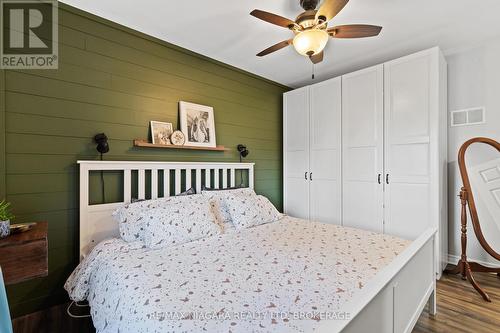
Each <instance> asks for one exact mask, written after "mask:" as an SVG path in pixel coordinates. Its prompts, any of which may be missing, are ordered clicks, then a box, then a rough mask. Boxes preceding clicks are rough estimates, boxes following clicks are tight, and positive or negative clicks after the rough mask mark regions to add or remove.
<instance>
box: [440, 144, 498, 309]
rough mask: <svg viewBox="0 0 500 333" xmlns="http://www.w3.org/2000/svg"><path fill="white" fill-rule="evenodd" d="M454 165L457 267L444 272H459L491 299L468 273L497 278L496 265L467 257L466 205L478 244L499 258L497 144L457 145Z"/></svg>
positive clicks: (485, 297)
mask: <svg viewBox="0 0 500 333" xmlns="http://www.w3.org/2000/svg"><path fill="white" fill-rule="evenodd" d="M458 164H459V168H460V174H461V176H462V182H463V187H462V189H461V191H460V194H459V196H460V200H461V205H462V212H461V214H462V217H461V244H462V254H461V258H460V261H459V262H458V264H457V266H456V267H455V268H454V269H452V270H449V271H447V272H448V273H450V274H458V273H460V274H461V275H462V278H463V279H464V280H465V279H467V280H469V282H470V283H471V284H472V285H473V286H474V288H475V289H476V290H477V291H478V292H479V294H481V296H482V297H483V298H484V300H485V301H488V302H491V300H490V297H489V296H488V294H487V293H486V292H485V291H484V290H483V289H482V288H481V287H480V286H479V284H478V283H477V282H476V281H475V280H474V277H473V275H472V272H491V273H497V275H498V276H499V277H500V268H493V267H487V266H484V265H481V264H479V263H476V262H471V261H469V260H468V259H467V206H468V207H469V212H470V216H471V219H472V226H473V229H474V234H475V235H476V238H477V240H478V241H479V244H481V246H482V247H483V249H484V250H485V251H486V252H487V253H488V254H489V255H490V256H492V257H493V258H494V259H496V260H498V261H500V143H498V142H497V141H495V140H492V139H488V138H473V139H470V140H468V141H467V142H465V143H464V144H463V145H462V147H461V148H460V151H459V153H458ZM499 283H500V281H499Z"/></svg>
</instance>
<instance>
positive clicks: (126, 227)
mask: <svg viewBox="0 0 500 333" xmlns="http://www.w3.org/2000/svg"><path fill="white" fill-rule="evenodd" d="M196 198H198V199H201V200H203V201H205V203H206V202H207V198H206V197H203V196H202V195H201V194H198V195H196V194H194V195H185V196H175V197H166V198H159V199H153V200H141V201H137V202H133V203H129V204H125V205H123V206H121V207H120V208H118V209H117V210H115V211H114V212H113V218H114V219H115V220H116V221H117V222H118V226H119V229H120V236H121V238H122V239H123V240H124V241H126V242H134V241H138V240H140V241H143V240H144V237H143V230H144V221H143V216H142V213H144V212H145V211H148V210H150V209H154V208H158V207H168V206H176V205H180V204H182V203H183V202H189V201H191V200H194V199H196Z"/></svg>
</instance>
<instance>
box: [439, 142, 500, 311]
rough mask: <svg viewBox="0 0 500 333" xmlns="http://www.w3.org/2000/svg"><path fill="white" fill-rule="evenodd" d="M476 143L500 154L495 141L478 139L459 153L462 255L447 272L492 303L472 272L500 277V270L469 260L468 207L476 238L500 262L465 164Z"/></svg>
mask: <svg viewBox="0 0 500 333" xmlns="http://www.w3.org/2000/svg"><path fill="white" fill-rule="evenodd" d="M474 143H484V144H487V145H490V146H492V147H493V148H496V149H497V150H498V152H500V143H498V142H497V141H495V140H492V139H488V138H483V137H478V138H472V139H470V140H467V141H466V142H465V143H464V144H463V145H462V147H460V151H459V152H458V166H459V168H460V175H461V176H462V183H463V187H462V189H461V191H460V194H459V197H460V201H461V207H462V209H461V245H462V255H461V257H460V260H459V261H458V263H457V265H456V267H454V268H453V269H450V270H446V271H445V272H446V273H449V274H458V273H460V274H461V275H462V279H464V280H469V281H470V283H471V284H472V286H473V287H474V289H476V290H477V292H478V293H479V294H480V295H481V296H482V297H483V299H484V300H485V301H487V302H491V299H490V297H489V296H488V294H487V293H486V292H485V291H484V290H483V289H482V288H481V287H480V286H479V284H478V283H477V282H476V281H475V280H474V276H473V275H472V272H485V273H491V272H493V273H497V275H498V276H500V268H492V267H487V266H484V265H481V264H479V263H476V262H470V261H469V260H468V259H467V205H468V206H469V212H470V215H471V218H472V227H473V228H474V233H475V234H476V238H477V240H478V241H479V243H480V244H481V246H482V247H483V249H484V250H485V251H486V252H487V253H488V254H490V255H491V256H492V257H493V258H495V259H497V260H500V254H499V253H498V252H496V251H495V250H494V249H493V248H492V247H491V246H490V245H489V244H488V242H487V241H486V239H485V238H484V235H483V231H482V230H481V224H480V222H479V216H478V214H477V209H476V203H475V201H474V195H473V193H472V187H471V185H470V180H469V173H468V172H467V166H466V164H465V153H466V152H467V149H468V148H469V147H470V146H471V145H472V144H474Z"/></svg>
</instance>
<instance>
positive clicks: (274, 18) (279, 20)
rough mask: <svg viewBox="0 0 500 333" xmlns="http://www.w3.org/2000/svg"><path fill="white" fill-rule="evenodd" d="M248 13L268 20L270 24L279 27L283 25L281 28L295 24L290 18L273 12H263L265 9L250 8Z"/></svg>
mask: <svg viewBox="0 0 500 333" xmlns="http://www.w3.org/2000/svg"><path fill="white" fill-rule="evenodd" d="M250 15H252V16H255V17H256V18H258V19H261V20H263V21H266V22H269V23H271V24H276V25H279V26H280V27H283V28H288V29H290V28H292V27H293V26H295V22H294V21H292V20H289V19H287V18H285V17H282V16H279V15H276V14H273V13H269V12H265V11H263V10H259V9H254V10H252V12H251V13H250Z"/></svg>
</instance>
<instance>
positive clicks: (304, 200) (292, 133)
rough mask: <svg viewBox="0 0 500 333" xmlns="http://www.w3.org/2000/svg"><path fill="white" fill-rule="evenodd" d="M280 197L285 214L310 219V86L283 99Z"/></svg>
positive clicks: (286, 95)
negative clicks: (281, 191) (281, 197)
mask: <svg viewBox="0 0 500 333" xmlns="http://www.w3.org/2000/svg"><path fill="white" fill-rule="evenodd" d="M283 155H284V156H283V161H284V165H283V169H284V170H283V171H284V177H283V178H284V179H283V183H284V184H283V190H284V193H283V197H284V198H283V199H284V208H285V213H286V214H288V215H290V216H294V217H299V218H304V219H308V218H309V87H305V88H301V89H297V90H293V91H290V92H288V93H286V94H285V95H284V101H283Z"/></svg>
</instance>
